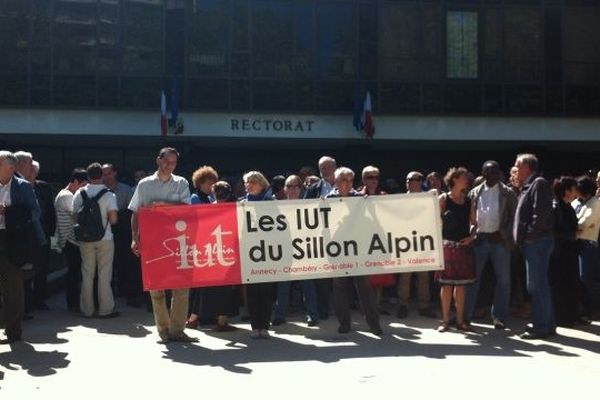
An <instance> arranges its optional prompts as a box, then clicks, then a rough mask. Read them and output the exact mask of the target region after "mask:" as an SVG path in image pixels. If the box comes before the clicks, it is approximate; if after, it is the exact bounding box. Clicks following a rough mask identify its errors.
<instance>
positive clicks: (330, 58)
mask: <svg viewBox="0 0 600 400" xmlns="http://www.w3.org/2000/svg"><path fill="white" fill-rule="evenodd" d="M354 10H355V8H354V4H348V3H345V2H328V1H322V2H321V1H320V2H318V4H317V41H318V57H319V76H320V77H322V78H330V79H354V78H355V76H356V75H355V74H356V65H355V64H356V61H355V58H356V54H355V53H356V16H355V12H354Z"/></svg>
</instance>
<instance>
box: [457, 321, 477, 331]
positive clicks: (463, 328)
mask: <svg viewBox="0 0 600 400" xmlns="http://www.w3.org/2000/svg"><path fill="white" fill-rule="evenodd" d="M456 329H458V330H459V331H463V332H475V329H473V327H472V326H471V325H469V324H467V323H466V322H461V323H458V322H457V323H456Z"/></svg>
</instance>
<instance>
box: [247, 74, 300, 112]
mask: <svg viewBox="0 0 600 400" xmlns="http://www.w3.org/2000/svg"><path fill="white" fill-rule="evenodd" d="M293 94H294V87H293V84H292V82H290V81H263V80H255V81H254V85H253V87H252V96H253V98H252V108H253V109H254V110H266V111H269V110H289V109H290V108H291V107H292V101H293V99H294V95H293Z"/></svg>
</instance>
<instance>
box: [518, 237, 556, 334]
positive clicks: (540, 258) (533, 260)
mask: <svg viewBox="0 0 600 400" xmlns="http://www.w3.org/2000/svg"><path fill="white" fill-rule="evenodd" d="M553 248H554V238H553V237H552V236H547V237H545V238H542V239H538V240H536V241H534V242H529V243H525V244H524V245H523V255H524V256H525V267H526V272H527V291H528V292H529V294H530V295H531V305H532V312H533V331H534V333H537V334H548V333H552V332H553V331H554V329H556V322H555V320H554V307H553V305H552V298H551V294H550V283H549V280H548V268H549V266H550V255H551V254H552V250H553Z"/></svg>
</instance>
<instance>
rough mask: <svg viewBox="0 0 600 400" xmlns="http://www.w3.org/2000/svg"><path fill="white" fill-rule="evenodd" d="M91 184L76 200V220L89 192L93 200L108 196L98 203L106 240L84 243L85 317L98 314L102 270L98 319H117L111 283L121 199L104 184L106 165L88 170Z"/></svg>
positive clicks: (79, 192)
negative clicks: (100, 194)
mask: <svg viewBox="0 0 600 400" xmlns="http://www.w3.org/2000/svg"><path fill="white" fill-rule="evenodd" d="M87 175H88V179H89V180H90V184H89V185H87V186H86V187H84V188H81V189H79V190H78V191H77V193H75V197H73V213H74V214H75V217H76V216H77V214H78V213H79V212H80V211H81V210H82V208H83V203H84V199H83V196H82V193H83V192H85V194H86V195H87V197H88V198H89V199H92V198H93V197H94V196H96V195H97V194H99V193H100V192H101V191H102V190H106V192H105V193H104V194H103V195H102V197H100V198H99V199H98V205H99V206H100V212H101V215H102V223H103V225H104V226H105V230H104V236H103V237H102V239H100V240H98V241H94V242H80V243H79V249H80V251H81V301H80V304H79V306H80V308H81V313H82V314H83V315H84V316H86V317H91V316H92V315H93V314H94V276H95V275H96V268H97V269H98V317H99V318H114V317H118V316H119V313H118V312H116V311H115V300H114V296H113V292H112V287H111V285H110V282H111V280H112V269H113V257H114V253H115V245H114V242H113V234H112V229H111V225H114V224H116V223H117V198H116V196H115V194H114V193H113V192H111V191H109V190H108V188H107V187H106V186H105V185H104V184H103V183H102V165H100V164H99V163H92V164H90V166H88V167H87Z"/></svg>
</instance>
